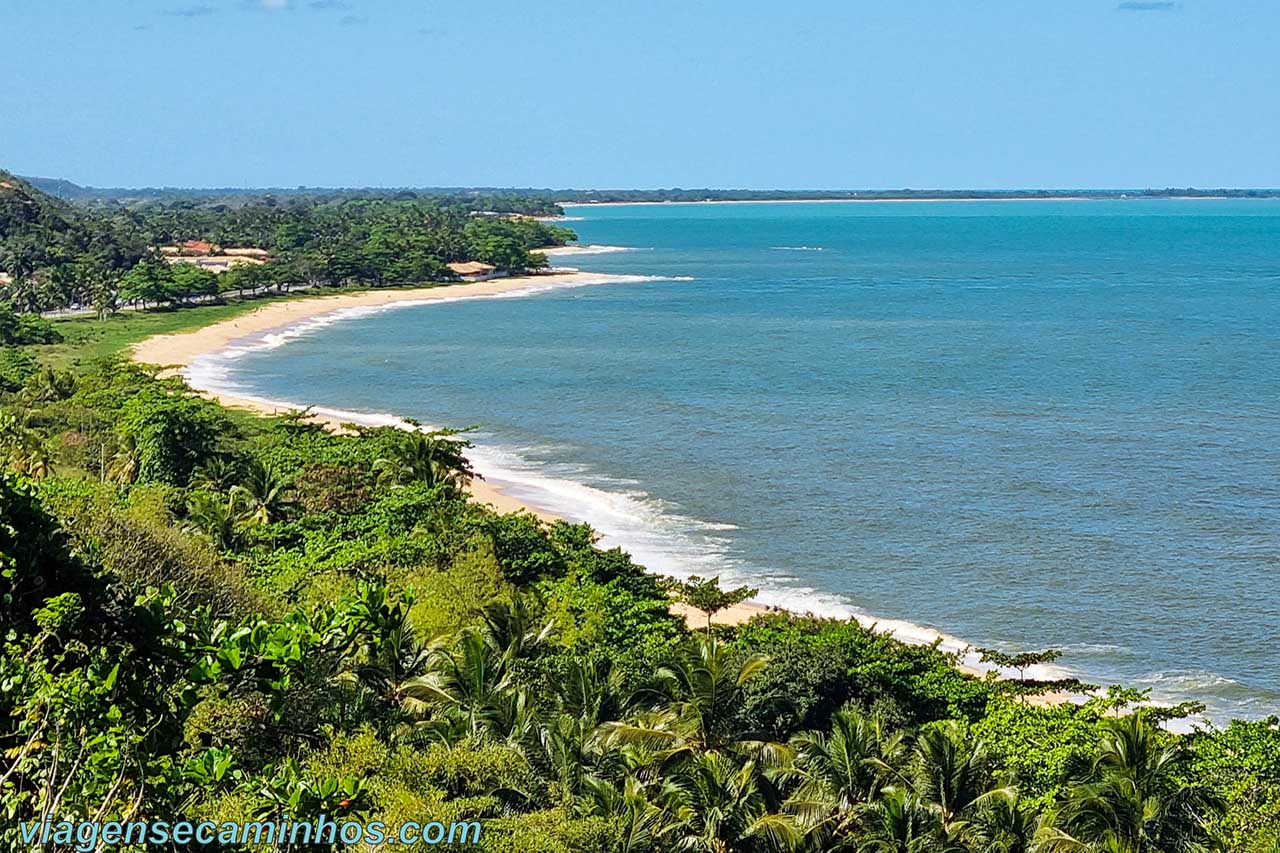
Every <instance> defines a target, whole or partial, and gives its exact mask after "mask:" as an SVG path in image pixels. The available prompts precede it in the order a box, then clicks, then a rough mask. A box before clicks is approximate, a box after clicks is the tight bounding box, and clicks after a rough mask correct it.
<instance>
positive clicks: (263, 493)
mask: <svg viewBox="0 0 1280 853" xmlns="http://www.w3.org/2000/svg"><path fill="white" fill-rule="evenodd" d="M289 488H290V482H289V481H288V480H287V479H285V478H284V477H283V476H281V474H280V473H279V472H278V471H277V470H276V469H275V468H273V467H272V466H270V465H267V464H266V463H264V462H262V461H260V460H258V459H254V460H252V461H250V463H249V467H248V468H247V469H246V470H245V475H244V478H243V479H242V480H241V481H240V482H239V483H237V484H236V485H235V486H233V487H232V488H231V491H232V492H234V493H236V494H238V495H239V496H240V498H241V500H242V502H243V503H244V505H245V507H247V509H248V512H249V514H250V515H251V516H252V517H253V519H254V521H255V522H257V523H258V524H271V523H272V522H274V521H279V520H280V519H281V518H282V517H284V515H285V513H286V512H288V510H289V509H290V508H292V507H293V502H292V501H290V500H289V498H288V493H289Z"/></svg>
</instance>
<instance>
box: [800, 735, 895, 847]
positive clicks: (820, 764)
mask: <svg viewBox="0 0 1280 853" xmlns="http://www.w3.org/2000/svg"><path fill="white" fill-rule="evenodd" d="M791 746H792V747H793V748H794V749H795V751H796V761H795V769H794V771H793V775H794V776H795V777H796V778H797V779H798V782H799V784H798V785H797V787H796V789H795V791H794V793H792V795H791V796H790V797H789V798H788V800H787V808H788V811H790V812H791V813H792V814H795V815H796V817H797V818H798V820H799V821H800V823H801V825H802V826H804V827H805V828H806V829H807V831H808V832H809V833H811V834H813V835H815V836H818V837H819V838H823V839H830V840H839V839H845V838H848V837H849V835H850V833H852V832H853V831H854V830H855V829H856V827H857V809H858V807H859V806H862V805H864V804H866V803H868V802H871V801H873V800H874V799H875V798H876V797H877V796H878V795H879V794H880V791H881V790H882V789H883V788H884V787H885V786H886V785H887V784H889V783H890V782H892V781H894V779H895V778H897V777H900V775H901V768H902V765H903V763H904V762H905V760H906V758H907V754H908V746H909V741H908V738H907V736H906V735H905V734H904V733H903V732H900V731H892V730H890V729H889V728H888V727H887V726H885V724H884V722H883V721H882V720H880V719H879V718H876V717H869V716H867V715H865V714H862V713H860V712H858V711H853V710H845V711H839V712H837V713H836V714H835V715H834V716H833V717H832V718H831V733H830V734H829V735H828V734H826V733H824V732H805V733H803V734H799V735H796V736H795V737H794V738H792V740H791Z"/></svg>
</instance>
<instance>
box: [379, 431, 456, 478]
mask: <svg viewBox="0 0 1280 853" xmlns="http://www.w3.org/2000/svg"><path fill="white" fill-rule="evenodd" d="M463 432H466V430H435V431H432V432H420V431H418V430H414V431H412V432H405V433H403V434H402V435H400V436H398V437H397V439H396V441H395V442H394V444H393V445H392V446H391V448H390V450H389V452H388V453H387V455H386V456H384V457H382V458H380V459H377V460H376V461H375V462H374V463H373V468H374V470H375V471H377V472H378V479H379V481H380V482H383V483H390V484H392V485H400V486H403V485H408V484H410V483H425V484H426V485H428V486H438V485H448V486H452V487H455V488H465V487H466V486H467V485H468V484H470V482H471V481H472V479H474V478H475V477H477V476H479V475H477V474H476V473H475V471H474V470H473V469H472V468H471V463H470V462H468V461H467V458H466V456H464V455H463V451H464V450H466V449H467V448H468V447H470V446H471V442H469V441H466V440H464V439H456V438H453V436H455V435H458V434H460V433H463Z"/></svg>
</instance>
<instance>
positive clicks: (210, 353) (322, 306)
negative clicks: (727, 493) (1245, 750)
mask: <svg viewBox="0 0 1280 853" xmlns="http://www.w3.org/2000/svg"><path fill="white" fill-rule="evenodd" d="M556 248H561V249H567V250H569V251H563V252H556V251H555V250H554V249H553V250H552V251H550V252H547V254H549V255H555V254H585V253H590V252H592V251H625V250H626V247H612V246H609V247H598V246H582V247H556ZM574 250H579V251H574ZM581 250H586V251H585V252H584V251H581ZM643 280H646V279H645V278H644V277H642V276H628V275H618V274H605V273H588V272H582V271H579V270H570V269H560V270H558V271H552V272H548V273H542V274H536V275H526V276H514V277H508V278H500V279H491V280H489V281H484V282H473V283H459V284H447V285H430V286H425V287H420V288H406V289H399V290H366V291H360V292H357V293H339V294H334V295H326V296H304V297H303V298H300V299H296V300H284V301H279V302H270V303H267V304H266V305H263V306H261V307H259V308H256V309H254V310H253V311H251V312H249V313H247V314H244V315H240V316H238V317H233V318H229V319H226V320H220V321H217V322H214V323H211V324H209V325H207V326H201V327H199V328H197V329H192V330H188V331H184V332H173V333H167V334H161V335H153V336H152V337H149V338H146V339H144V340H142V341H140V342H138V343H136V344H134V345H133V346H132V347H131V348H130V350H129V352H130V357H131V358H132V360H133V361H135V362H139V363H145V364H151V365H156V366H161V367H163V368H165V370H163V371H162V372H161V374H160V375H162V376H164V375H169V376H173V375H181V376H183V377H184V379H187V381H188V384H190V385H191V387H192V388H193V389H194V390H195V391H197V392H198V393H200V394H201V395H202V396H204V397H206V398H208V399H211V400H214V401H216V402H218V403H219V404H221V405H224V406H227V407H229V408H235V409H240V410H244V411H249V412H252V413H254V414H257V415H260V416H264V417H272V416H277V415H281V414H284V413H286V412H290V411H296V410H297V409H298V408H301V407H305V406H306V403H305V402H303V401H297V402H294V401H290V402H283V401H275V400H268V399H264V398H260V397H254V396H250V395H246V394H242V393H237V392H236V391H234V390H227V389H222V388H218V387H216V386H211V385H210V384H205V385H203V386H202V385H201V384H198V383H196V382H193V381H192V380H191V377H190V375H189V371H190V369H191V368H192V367H193V366H194V365H195V364H196V363H197V362H198V361H199V360H201V359H205V358H210V357H216V356H218V355H220V354H222V353H225V352H226V351H228V350H233V349H234V348H236V346H237V345H244V344H245V343H246V342H250V341H262V340H263V339H265V338H269V337H270V336H272V335H274V334H278V333H281V332H283V331H285V330H287V329H290V328H295V327H298V326H300V325H305V324H308V323H312V322H315V321H317V320H319V319H320V318H331V317H333V316H334V315H340V314H347V313H351V312H353V311H361V310H379V309H384V308H385V309H390V308H395V307H405V306H411V305H423V304H430V303H433V302H454V301H459V300H465V299H483V298H497V297H510V296H522V295H531V294H534V293H538V292H543V291H547V290H552V289H559V288H561V287H576V286H586V285H604V284H613V283H628V282H637V281H643ZM310 420H311V422H312V423H316V424H320V425H323V426H325V427H326V428H328V429H331V430H333V431H335V432H342V431H344V430H345V429H346V426H345V425H349V424H352V423H360V422H362V421H363V422H364V423H365V424H368V425H387V426H396V425H400V424H403V423H404V421H403V420H402V419H401V418H399V417H388V416H385V415H382V416H378V415H364V416H362V415H361V414H360V413H356V412H348V411H343V410H338V409H331V408H326V407H319V406H317V407H314V408H313V409H312V415H311V418H310ZM478 473H479V474H480V475H482V476H483V475H484V474H485V471H484V470H483V468H481V469H478ZM510 486H511V484H506V485H505V486H504V485H503V484H501V482H500V481H499V482H490V481H488V480H484V479H476V480H474V481H473V482H472V483H471V485H470V486H469V487H468V492H469V494H470V495H471V497H472V498H473V499H474V500H476V501H477V502H479V503H482V504H488V505H489V506H491V507H492V508H493V509H495V510H496V511H498V512H501V513H510V512H527V513H531V514H533V515H534V516H535V517H537V518H538V519H540V520H541V521H543V522H546V523H554V522H556V521H560V520H569V519H566V518H565V517H564V516H562V515H560V514H558V513H556V512H554V511H552V510H549V509H547V508H545V507H540V506H537V505H536V504H533V503H530V502H528V501H526V500H523V499H521V498H519V497H516V496H515V495H513V494H511V493H509V492H508V491H507V489H508V488H510ZM583 520H585V521H588V522H589V521H590V519H583ZM766 594H767V593H766ZM671 611H672V612H673V613H675V614H677V615H679V616H681V617H683V618H684V619H685V621H686V622H687V623H688V624H689V625H690V627H691V628H698V627H701V626H702V625H704V624H705V616H703V615H702V614H701V613H699V612H698V611H695V610H693V609H692V608H690V607H688V606H687V605H684V604H680V603H673V604H672V606H671ZM773 612H791V613H793V614H794V615H808V616H820V614H815V613H812V612H809V613H807V614H802V613H799V612H797V611H795V610H786V609H784V608H781V607H777V606H772V605H769V604H767V603H765V602H763V601H761V600H759V599H753V600H751V601H747V602H743V603H741V604H736V605H733V606H732V607H729V608H726V609H725V610H723V611H721V612H719V613H717V614H716V615H715V617H714V618H713V619H712V623H713V624H715V625H720V626H727V627H731V626H737V625H742V624H744V623H746V622H749V621H750V620H751V619H753V618H754V617H756V616H759V615H762V614H767V613H773ZM829 618H842V619H853V620H855V621H857V622H858V623H859V624H860V625H862V626H863V627H865V628H874V629H876V630H879V631H881V632H883V633H888V634H890V635H891V636H893V637H894V638H895V639H897V640H899V641H900V642H903V643H907V644H911V645H931V644H936V645H939V647H940V648H941V650H942V651H944V652H946V653H949V654H954V655H956V656H957V657H956V662H955V667H956V669H958V670H959V671H961V672H963V673H965V674H967V675H971V676H973V677H975V678H985V677H987V676H988V674H989V673H991V672H997V674H998V670H996V669H995V668H993V667H989V666H982V665H979V664H978V663H977V660H976V657H977V656H976V654H974V653H973V652H972V646H971V645H970V644H967V643H964V642H963V641H961V640H960V639H959V638H955V637H950V636H948V635H946V634H943V633H942V632H940V631H937V630H935V629H932V628H927V627H925V626H919V625H914V624H912V623H908V622H905V621H903V620H895V619H877V618H874V617H871V616H869V615H866V614H860V613H857V612H850V613H847V614H842V615H840V616H831V617H829ZM1029 674H1030V673H1029ZM1044 677H1056V674H1051V673H1044ZM1085 698H1088V697H1083V696H1078V695H1075V694H1068V693H1051V694H1046V695H1044V696H1040V697H1035V698H1034V700H1033V701H1035V702H1036V703H1037V704H1045V705H1052V704H1059V703H1064V702H1072V701H1076V702H1079V701H1083V700H1084V699H1085Z"/></svg>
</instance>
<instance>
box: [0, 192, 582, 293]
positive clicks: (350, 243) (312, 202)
mask: <svg viewBox="0 0 1280 853" xmlns="http://www.w3.org/2000/svg"><path fill="white" fill-rule="evenodd" d="M224 202H225V200H220V199H217V198H212V199H205V200H195V199H192V198H189V197H187V198H178V199H169V198H166V199H164V200H156V201H145V202H136V203H133V204H118V203H113V204H99V205H96V206H94V207H92V208H78V207H73V206H72V205H70V204H67V203H66V202H63V201H60V200H58V199H56V198H53V197H51V196H49V195H46V194H45V193H42V192H40V191H39V190H37V189H35V188H34V187H32V186H31V185H30V184H28V183H26V182H24V181H22V180H20V179H19V178H16V177H14V176H13V175H10V174H8V173H6V172H2V171H0V273H3V274H4V275H5V276H7V280H5V281H3V282H2V283H0V300H7V301H8V302H10V303H11V304H12V305H13V307H15V308H17V309H18V310H19V311H21V312H28V313H29V312H35V311H47V310H51V309H57V308H68V307H80V308H89V307H92V308H95V309H97V310H98V311H99V312H100V313H107V312H110V311H112V310H115V309H116V308H117V307H118V306H119V305H120V304H123V303H128V304H136V305H142V306H144V307H145V306H146V305H158V304H165V305H171V304H175V303H179V302H189V301H191V300H194V299H199V298H211V297H216V296H217V295H218V294H219V293H228V292H235V293H238V294H241V295H243V294H245V293H246V292H258V291H261V290H263V289H267V288H271V289H276V290H280V289H287V288H289V287H297V286H303V287H317V286H328V287H344V286H348V285H363V286H380V285H390V284H410V283H420V282H429V281H438V280H441V279H444V278H448V277H449V272H448V270H447V269H446V267H445V265H446V264H448V263H450V262H454V261H482V262H485V263H490V264H493V265H494V266H496V267H498V268H499V269H503V270H516V271H519V270H528V269H536V268H538V267H541V266H544V265H545V263H546V259H545V257H543V256H542V255H540V254H538V253H537V252H534V251H532V250H534V249H537V248H539V247H542V246H552V245H561V244H563V243H565V242H566V241H568V240H571V239H573V233H572V232H571V231H569V230H567V229H565V228H561V227H559V226H556V225H552V224H549V223H546V222H542V221H539V220H537V219H534V218H531V217H532V216H534V215H541V214H545V213H555V212H557V211H558V208H556V207H555V206H554V205H550V204H548V202H546V201H545V199H537V198H515V197H511V196H503V195H497V196H485V195H474V194H473V195H465V196H438V197H437V196H419V195H418V194H416V193H412V192H409V193H391V194H387V193H384V194H381V195H360V194H351V195H343V194H339V195H333V196H324V195H297V196H293V197H290V198H289V199H287V200H282V199H277V198H275V197H272V196H265V197H263V196H258V197H253V196H250V197H240V198H238V199H236V200H234V203H224ZM499 214H504V215H499ZM505 214H523V215H505ZM188 240H196V241H205V242H208V243H210V244H214V245H217V246H221V247H223V248H259V249H264V250H267V251H269V252H270V253H271V254H270V258H271V260H270V262H269V263H266V264H264V265H254V264H247V263H246V264H243V265H241V266H235V267H232V268H231V269H229V270H227V271H226V272H223V273H221V274H219V275H216V276H215V275H214V274H213V273H211V272H209V271H207V270H204V269H200V268H198V267H196V266H194V265H176V266H171V265H170V264H168V263H167V262H166V261H165V260H164V259H163V258H162V257H160V255H159V254H158V252H157V248H158V247H159V246H162V245H169V244H175V243H181V242H183V241H188Z"/></svg>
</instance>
